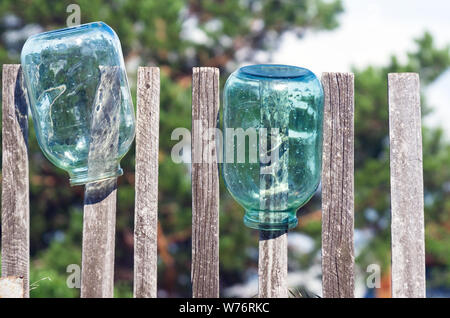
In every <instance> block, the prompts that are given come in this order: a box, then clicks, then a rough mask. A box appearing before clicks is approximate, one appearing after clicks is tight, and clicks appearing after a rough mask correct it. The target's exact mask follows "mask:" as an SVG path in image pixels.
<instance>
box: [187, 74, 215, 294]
mask: <svg viewBox="0 0 450 318" xmlns="http://www.w3.org/2000/svg"><path fill="white" fill-rule="evenodd" d="M192 73H193V74H192V152H191V154H192V268H191V280H192V296H193V297H195V298H197V297H198V298H204V297H208V298H211V297H219V172H218V169H217V160H216V159H217V157H216V155H217V154H216V143H215V142H216V140H215V132H214V128H216V124H217V115H218V113H219V70H218V69H217V68H213V67H194V69H193V72H192Z"/></svg>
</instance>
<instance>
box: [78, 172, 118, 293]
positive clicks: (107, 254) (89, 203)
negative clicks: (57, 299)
mask: <svg viewBox="0 0 450 318" xmlns="http://www.w3.org/2000/svg"><path fill="white" fill-rule="evenodd" d="M116 198H117V180H116V179H109V180H105V181H100V182H93V183H88V184H87V185H86V186H85V192H84V214H83V215H84V216H83V242H82V255H81V297H82V298H112V297H113V296H114V246H115V233H116Z"/></svg>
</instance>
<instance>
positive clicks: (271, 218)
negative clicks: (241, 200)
mask: <svg viewBox="0 0 450 318" xmlns="http://www.w3.org/2000/svg"><path fill="white" fill-rule="evenodd" d="M244 224H245V225H246V226H247V227H250V228H252V229H257V230H261V231H282V230H286V231H287V230H290V229H292V228H294V227H296V226H297V224H298V220H297V215H296V211H295V210H293V211H283V212H270V211H256V210H246V211H245V215H244Z"/></svg>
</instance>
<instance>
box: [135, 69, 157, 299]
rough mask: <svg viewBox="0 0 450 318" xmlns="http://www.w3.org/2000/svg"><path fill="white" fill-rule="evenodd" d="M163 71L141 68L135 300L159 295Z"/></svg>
mask: <svg viewBox="0 0 450 318" xmlns="http://www.w3.org/2000/svg"><path fill="white" fill-rule="evenodd" d="M159 79H160V78H159V68H158V67H139V69H138V85H137V86H138V88H137V126H136V185H135V189H136V199H135V205H136V206H135V212H134V297H137V298H148V297H153V298H154V297H156V295H157V257H158V254H157V234H158V144H159V90H160V84H159Z"/></svg>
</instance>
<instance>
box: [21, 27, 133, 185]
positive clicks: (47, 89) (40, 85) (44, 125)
mask: <svg viewBox="0 0 450 318" xmlns="http://www.w3.org/2000/svg"><path fill="white" fill-rule="evenodd" d="M21 64H22V69H23V74H24V77H25V83H26V87H27V92H28V97H29V101H30V108H31V114H32V117H33V122H34V127H35V131H36V135H37V140H38V142H39V146H40V147H41V149H42V151H43V153H44V154H45V156H46V157H47V158H48V159H49V160H50V161H51V162H52V163H53V164H55V165H56V166H58V167H60V168H62V169H64V170H66V171H67V172H68V173H69V176H70V184H71V185H79V184H86V183H90V182H96V181H101V180H104V179H109V178H115V177H118V176H120V175H121V174H122V173H123V172H122V169H121V168H120V160H121V158H122V157H123V156H124V155H125V154H126V153H127V151H128V150H129V148H130V146H131V144H132V142H133V139H134V131H135V116H134V108H133V104H132V99H131V94H130V89H129V85H128V79H127V75H126V71H125V65H124V61H123V56H122V49H121V46H120V41H119V38H118V37H117V35H116V33H115V32H114V31H113V30H112V29H111V28H110V27H109V26H108V25H106V24H105V23H103V22H94V23H89V24H84V25H81V26H76V27H71V28H66V29H61V30H56V31H51V32H45V33H41V34H37V35H34V36H32V37H30V38H29V39H28V40H27V41H26V43H25V45H24V47H23V49H22V53H21Z"/></svg>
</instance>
